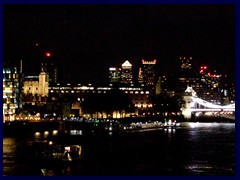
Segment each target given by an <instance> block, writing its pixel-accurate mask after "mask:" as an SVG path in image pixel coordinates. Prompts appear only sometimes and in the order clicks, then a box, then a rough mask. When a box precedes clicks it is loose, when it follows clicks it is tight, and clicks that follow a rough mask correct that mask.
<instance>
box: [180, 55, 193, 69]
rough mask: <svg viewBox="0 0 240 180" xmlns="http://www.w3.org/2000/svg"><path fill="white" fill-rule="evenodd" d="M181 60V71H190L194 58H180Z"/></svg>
mask: <svg viewBox="0 0 240 180" xmlns="http://www.w3.org/2000/svg"><path fill="white" fill-rule="evenodd" d="M179 59H180V60H181V70H183V71H185V70H190V69H191V68H192V63H191V61H192V57H189V58H188V57H180V58H179Z"/></svg>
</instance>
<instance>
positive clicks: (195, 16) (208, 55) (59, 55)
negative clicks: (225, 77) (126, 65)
mask: <svg viewBox="0 0 240 180" xmlns="http://www.w3.org/2000/svg"><path fill="white" fill-rule="evenodd" d="M36 43H38V44H39V46H35V44H36ZM47 50H49V51H51V52H52V53H53V56H54V58H55V59H57V60H58V61H59V63H60V64H61V68H62V73H61V74H62V76H63V77H62V78H63V79H64V80H66V81H69V82H73V81H75V82H79V83H84V82H87V83H88V82H89V83H95V82H106V81H107V80H108V68H109V67H111V66H121V64H122V63H123V62H124V61H125V60H126V59H128V60H129V61H130V63H132V64H133V66H134V67H135V69H137V67H138V65H139V63H140V62H141V59H146V60H152V59H157V62H158V72H159V73H160V74H161V73H169V72H171V71H173V70H174V69H176V68H177V64H178V61H179V59H178V58H179V56H192V57H193V68H194V69H198V68H199V66H200V65H202V64H206V65H209V66H210V67H212V69H216V70H217V72H219V73H225V74H229V73H231V74H234V73H235V72H234V69H235V9H234V5H4V61H5V62H10V63H11V64H16V63H18V62H19V60H20V59H22V60H23V66H24V71H25V74H29V73H30V72H31V71H35V72H39V69H40V67H39V64H38V63H39V61H40V59H41V58H42V57H43V53H44V51H47Z"/></svg>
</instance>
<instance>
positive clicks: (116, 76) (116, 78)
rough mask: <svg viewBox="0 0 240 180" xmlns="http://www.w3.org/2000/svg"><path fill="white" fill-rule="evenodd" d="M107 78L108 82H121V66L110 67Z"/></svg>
mask: <svg viewBox="0 0 240 180" xmlns="http://www.w3.org/2000/svg"><path fill="white" fill-rule="evenodd" d="M109 80H110V83H120V82H121V68H115V67H110V68H109Z"/></svg>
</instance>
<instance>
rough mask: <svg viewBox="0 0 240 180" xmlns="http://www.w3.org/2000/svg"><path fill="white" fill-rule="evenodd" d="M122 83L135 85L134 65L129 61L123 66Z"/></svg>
mask: <svg viewBox="0 0 240 180" xmlns="http://www.w3.org/2000/svg"><path fill="white" fill-rule="evenodd" d="M121 83H123V84H132V83H133V75H132V64H130V63H129V61H128V60H126V61H125V62H124V63H123V64H122V74H121Z"/></svg>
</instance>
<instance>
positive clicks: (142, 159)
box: [3, 123, 235, 176]
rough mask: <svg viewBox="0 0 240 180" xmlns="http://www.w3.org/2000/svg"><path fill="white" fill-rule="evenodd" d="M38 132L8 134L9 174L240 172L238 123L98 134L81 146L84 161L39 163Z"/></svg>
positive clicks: (5, 143)
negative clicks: (237, 162)
mask: <svg viewBox="0 0 240 180" xmlns="http://www.w3.org/2000/svg"><path fill="white" fill-rule="evenodd" d="M35 140H36V139H35V137H34V135H32V136H25V137H21V138H20V137H5V138H3V175H4V176H21V175H23V176H32V175H35V176H41V175H42V173H41V169H46V171H52V172H54V173H55V174H57V175H69V176H71V175H72V176H73V175H75V176H81V175H87V176H92V175H97V176H101V175H104V176H108V175H116V176H119V175H126V176H129V175H133V176H138V175H141V176H142V175H146V176H153V175H154V176H163V175H167V176H175V175H176V176H181V175H195V176H198V175H201V176H202V175H235V124H233V123H184V124H182V126H181V127H179V128H177V129H164V128H162V129H154V130H150V129H149V130H147V129H144V130H138V131H134V132H124V133H114V132H113V133H112V134H109V135H108V136H106V137H102V138H100V137H96V138H95V139H92V140H91V141H89V142H87V141H86V142H85V143H84V144H83V145H82V161H80V162H78V163H75V164H68V165H67V164H66V165H64V166H58V165H56V164H53V165H48V166H47V165H46V166H45V167H43V166H41V167H40V166H39V165H38V164H37V163H36V162H35V161H34V160H33V152H32V143H33V142H34V141H35Z"/></svg>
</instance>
